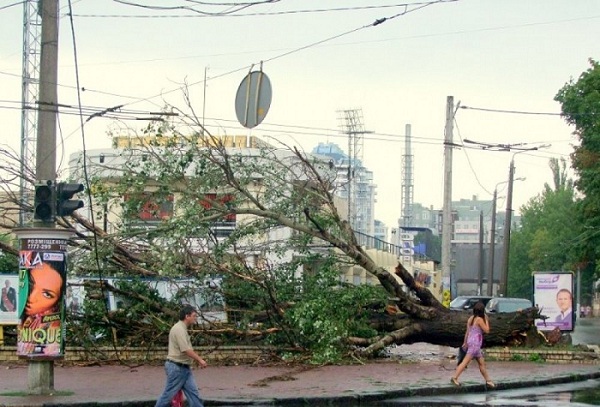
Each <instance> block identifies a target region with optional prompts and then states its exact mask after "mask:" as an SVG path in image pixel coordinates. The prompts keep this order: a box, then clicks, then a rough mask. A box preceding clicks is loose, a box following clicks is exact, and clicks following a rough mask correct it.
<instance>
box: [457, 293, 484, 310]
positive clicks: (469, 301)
mask: <svg viewBox="0 0 600 407" xmlns="http://www.w3.org/2000/svg"><path fill="white" fill-rule="evenodd" d="M491 299H492V297H486V296H484V295H459V296H458V297H456V298H455V299H453V300H452V302H450V309H453V310H459V311H464V310H468V309H473V307H474V306H475V304H477V303H478V302H482V303H483V305H486V304H487V303H488V301H489V300H491Z"/></svg>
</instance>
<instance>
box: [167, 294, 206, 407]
mask: <svg viewBox="0 0 600 407" xmlns="http://www.w3.org/2000/svg"><path fill="white" fill-rule="evenodd" d="M197 317H198V313H197V312H196V310H195V309H194V307H192V306H191V305H184V306H183V308H182V309H181V310H180V311H179V322H177V323H176V324H175V325H173V327H172V328H171V331H170V332H169V350H168V353H167V361H166V362H165V372H166V374H167V383H166V385H165V389H164V390H163V393H162V394H161V396H160V398H159V399H158V401H157V402H156V404H155V407H168V406H170V405H171V400H173V397H175V395H176V394H177V392H178V391H179V390H183V394H184V395H185V397H186V399H187V402H188V405H189V406H190V407H204V405H203V404H202V399H201V398H200V392H199V391H198V386H197V385H196V381H195V380H194V375H193V374H192V371H191V369H190V366H191V364H192V363H193V362H194V360H195V361H196V362H198V365H199V366H200V367H201V368H205V367H206V366H207V365H206V362H205V361H204V359H202V358H201V357H200V356H198V354H197V353H196V352H194V349H192V343H191V341H190V335H189V334H188V328H189V327H190V325H192V324H195V323H196V318H197Z"/></svg>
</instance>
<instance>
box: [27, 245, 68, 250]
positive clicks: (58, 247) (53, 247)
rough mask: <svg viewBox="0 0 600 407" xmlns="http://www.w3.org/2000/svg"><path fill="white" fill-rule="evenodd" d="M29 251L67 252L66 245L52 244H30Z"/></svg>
mask: <svg viewBox="0 0 600 407" xmlns="http://www.w3.org/2000/svg"><path fill="white" fill-rule="evenodd" d="M27 249H29V250H61V251H66V250H67V245H66V244H50V243H29V244H28V245H27Z"/></svg>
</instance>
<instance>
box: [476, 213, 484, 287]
mask: <svg viewBox="0 0 600 407" xmlns="http://www.w3.org/2000/svg"><path fill="white" fill-rule="evenodd" d="M478 254H479V270H478V272H477V294H478V295H483V270H484V267H485V262H484V259H483V211H479V253H478Z"/></svg>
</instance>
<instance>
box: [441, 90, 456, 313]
mask: <svg viewBox="0 0 600 407" xmlns="http://www.w3.org/2000/svg"><path fill="white" fill-rule="evenodd" d="M453 129H454V97H453V96H448V97H447V98H446V127H445V132H444V133H445V134H444V206H443V209H442V290H443V291H442V299H443V303H444V305H446V306H448V305H450V300H451V299H452V292H451V287H452V284H451V283H452V282H451V272H450V262H451V261H452V258H451V254H452V253H451V250H452V242H451V240H452V138H453V135H452V131H453Z"/></svg>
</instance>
